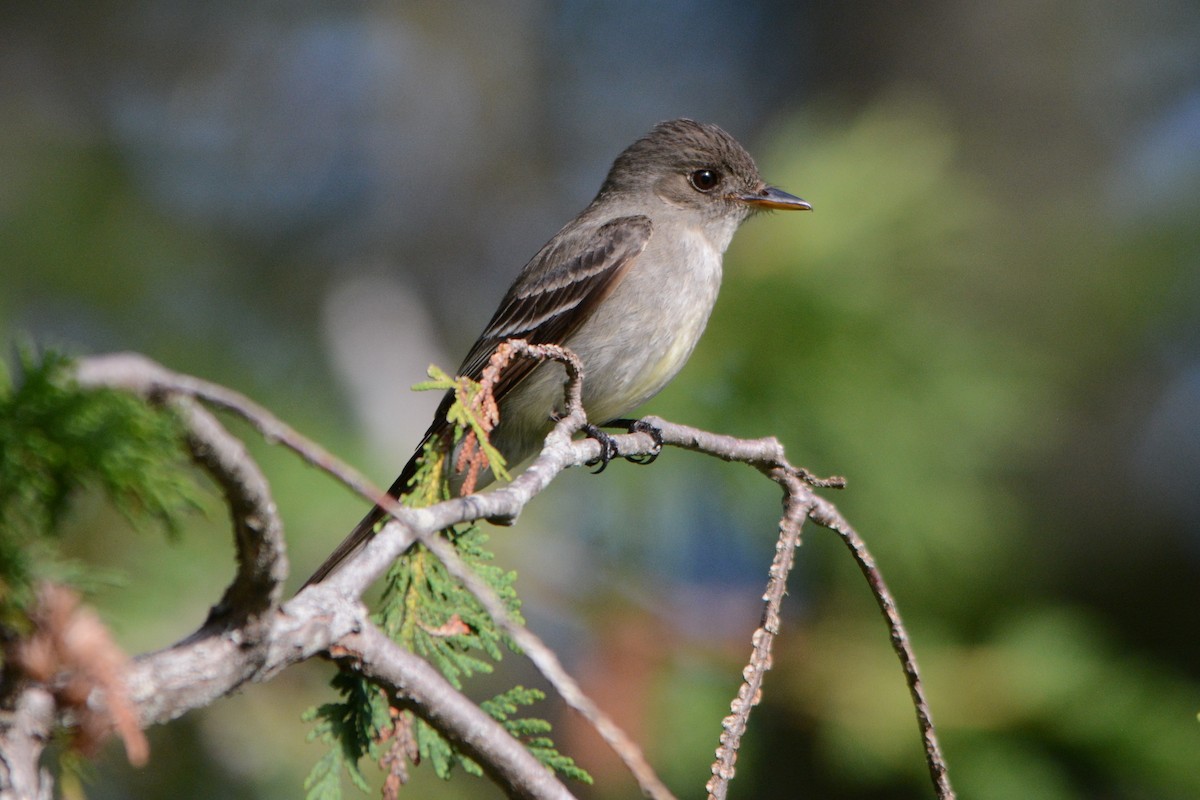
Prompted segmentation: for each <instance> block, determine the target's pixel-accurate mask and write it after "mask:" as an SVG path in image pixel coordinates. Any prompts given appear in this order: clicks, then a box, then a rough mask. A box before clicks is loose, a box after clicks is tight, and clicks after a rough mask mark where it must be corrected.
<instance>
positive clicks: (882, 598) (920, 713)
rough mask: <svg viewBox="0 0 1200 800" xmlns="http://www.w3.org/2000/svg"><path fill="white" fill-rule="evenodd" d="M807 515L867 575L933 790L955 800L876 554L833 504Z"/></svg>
mask: <svg viewBox="0 0 1200 800" xmlns="http://www.w3.org/2000/svg"><path fill="white" fill-rule="evenodd" d="M810 517H811V518H812V520H813V521H814V522H816V523H818V524H819V525H821V526H822V527H825V528H828V529H829V530H831V531H833V532H834V533H836V534H838V536H840V537H841V539H842V541H843V542H845V544H846V547H847V548H849V550H850V552H851V553H852V554H853V556H854V560H855V562H857V563H858V567H859V569H860V570H862V574H863V576H864V577H865V578H866V579H867V584H868V585H870V587H871V593H872V594H873V595H874V596H875V601H876V602H877V603H878V604H879V610H880V611H881V612H883V618H884V619H885V620H887V624H888V629H889V632H890V634H891V640H892V649H893V650H895V651H896V656H897V657H898V658H899V659H900V666H901V668H902V669H903V670H904V677H905V679H906V680H907V681H908V691H909V694H910V695H912V701H913V707H914V708H915V709H916V712H917V726H918V727H919V728H920V730H921V741H922V742H923V744H924V746H925V763H926V765H927V766H928V768H929V777H930V779H931V780H932V781H933V787H934V790H935V791H936V792H937V796H938V798H939V800H954V798H955V797H956V795H955V793H954V788H953V787H952V786H951V785H950V774H949V772H948V771H947V768H946V759H945V756H943V755H942V748H941V745H940V744H939V743H938V738H937V730H936V728H935V727H934V724H933V714H932V712H931V711H930V709H929V701H928V699H927V698H926V697H925V687H924V684H923V683H922V681H921V672H920V669H919V668H918V667H917V656H916V653H915V652H913V648H912V644H911V643H910V642H909V639H908V631H907V630H906V629H905V627H904V622H903V620H901V618H900V611H899V609H897V608H896V601H895V598H893V597H892V593H891V591H889V590H888V587H887V584H886V583H884V580H883V574H882V573H881V572H880V571H879V567H878V566H877V565H876V563H875V558H874V557H873V556H872V555H871V553H870V551H869V550H867V545H866V543H865V542H864V541H863V540H862V538H861V537H860V536H859V535H858V533H857V532H855V530H854V528H852V527H850V525H849V524H848V523H847V522H846V520H845V519H843V518H842V516H841V514H839V513H838V512H837V509H835V508H833V506H831V505H825V504H822V505H820V506H818V507H816V508H814V509H813V511H812V512H811V513H810Z"/></svg>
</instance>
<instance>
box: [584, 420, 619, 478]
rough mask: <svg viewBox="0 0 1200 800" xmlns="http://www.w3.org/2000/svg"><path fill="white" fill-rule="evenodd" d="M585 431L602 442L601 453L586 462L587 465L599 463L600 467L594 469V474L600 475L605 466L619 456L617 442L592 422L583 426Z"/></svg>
mask: <svg viewBox="0 0 1200 800" xmlns="http://www.w3.org/2000/svg"><path fill="white" fill-rule="evenodd" d="M583 432H584V433H586V434H587V435H588V436H590V437H591V438H593V439H595V440H596V441H597V442H599V443H600V455H599V456H597V457H596V458H593V459H592V460H591V461H589V462H587V463H586V464H584V466H585V467H590V466H592V465H593V464H599V465H600V466H599V468H598V469H595V470H593V471H592V474H593V475H599V474H600V473H601V472H604V468H605V467H607V466H608V462H610V461H612V460H613V459H614V458H616V457H617V442H616V440H615V439H613V437H611V436H609V435H608V434H607V433H605V432H604V431H602V430H600V429H599V428H597V427H596V426H595V425H593V424H591V423H590V422H589V423H588V424H586V425H584V426H583Z"/></svg>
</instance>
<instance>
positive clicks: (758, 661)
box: [704, 470, 812, 800]
mask: <svg viewBox="0 0 1200 800" xmlns="http://www.w3.org/2000/svg"><path fill="white" fill-rule="evenodd" d="M778 473H779V474H778V475H777V479H778V480H779V481H780V483H782V484H783V485H784V486H785V487H786V488H787V494H786V496H785V497H784V502H783V505H784V513H783V516H782V517H781V518H780V520H779V540H778V542H776V544H775V558H774V560H773V561H772V562H771V570H770V576H769V578H768V581H767V591H766V592H765V593H764V595H763V600H764V605H763V617H762V621H761V623H760V624H759V627H758V629H757V630H756V631H754V636H753V637H752V638H751V642H752V650H751V654H750V661H749V663H748V664H747V665H746V668H745V669H744V670H743V671H742V685H741V686H740V687H739V688H738V693H737V696H736V697H735V698H734V700H733V702H732V703H730V711H731V712H732V713H730V715H729V716H727V717H725V719H723V720H722V721H721V728H722V732H721V740H720V741H721V744H720V746H718V747H717V752H716V759H715V760H714V761H713V765H712V777H711V778H710V779H709V780H708V783H706V784H705V786H704V788H705V791H707V792H708V796H709V798H710V800H724V798H725V797H726V796H727V794H728V792H729V782H730V781H732V780H733V776H734V773H735V765H736V763H737V754H738V749H739V748H740V747H741V742H742V736H743V735H744V734H745V732H746V727H747V724H748V723H749V720H750V711H751V709H753V708H754V706H756V705H758V702H759V700H760V699H761V698H762V684H763V679H764V677H765V676H766V672H767V670H769V669H770V668H771V647H772V645H773V643H774V641H775V637H776V636H777V635H778V634H779V613H780V608H781V607H782V605H783V597H784V595H785V594H786V593H787V579H788V574H789V573H790V572H791V569H792V565H793V563H794V559H795V553H796V548H797V547H799V545H800V531H801V528H802V527H803V525H804V520H805V517H806V516H807V515H808V510H809V509H810V508H811V507H812V499H811V493H810V492H808V491H807V489H806V488H804V486H803V484H802V483H801V482H800V480H799V479H798V478H796V477H795V476H792V475H788V474H787V473H785V472H783V471H782V470H780V471H778Z"/></svg>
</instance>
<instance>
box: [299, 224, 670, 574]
mask: <svg viewBox="0 0 1200 800" xmlns="http://www.w3.org/2000/svg"><path fill="white" fill-rule="evenodd" d="M651 229H652V225H651V223H650V220H649V219H648V218H647V217H643V216H632V217H618V218H617V219H614V220H612V221H611V222H608V223H605V224H604V225H602V226H600V227H599V228H597V229H596V231H595V233H593V234H592V235H591V236H590V237H589V238H588V240H587V241H586V242H585V243H584V245H583V246H582V247H580V248H579V252H578V254H577V255H575V256H573V257H571V258H570V259H568V260H566V261H562V259H561V254H562V252H563V250H565V249H569V248H572V249H573V246H574V245H575V243H576V242H577V241H578V240H577V239H575V238H573V237H571V236H569V235H568V236H566V237H562V236H559V237H555V239H554V240H552V241H551V242H550V243H549V244H547V245H546V246H545V247H544V248H542V250H541V252H539V253H538V254H537V255H536V256H534V257H533V260H532V261H530V262H529V264H528V265H527V266H526V267H525V269H524V270H522V272H521V277H519V278H518V279H517V282H516V283H515V284H513V287H512V288H511V289H509V291H508V294H507V295H505V296H504V299H503V300H502V301H501V302H500V308H499V309H498V310H497V311H496V314H495V316H493V317H492V321H491V322H489V323H488V326H487V328H486V329H485V330H484V332H483V335H482V336H480V337H479V340H478V341H477V342H476V343H475V346H474V347H472V348H471V352H470V353H468V354H467V357H466V359H464V360H463V364H462V366H461V367H459V370H458V374H459V375H465V376H467V377H469V378H471V379H473V380H478V379H479V378H480V376H481V375H482V373H483V370H484V368H485V367H486V366H487V363H488V361H489V360H490V359H491V357H492V353H494V352H495V351H496V348H497V347H498V346H500V344H501V343H502V342H504V341H505V340H506V339H526V340H528V341H529V342H531V343H533V344H547V343H549V344H561V343H563V342H564V341H566V340H567V338H568V337H570V335H571V334H572V333H574V332H575V331H577V330H578V329H579V326H580V325H582V324H583V323H584V321H585V320H586V319H587V318H588V317H589V316H591V314H592V312H593V311H595V309H596V307H597V306H598V305H599V304H600V302H601V301H603V300H604V298H606V297H608V295H609V294H611V293H612V290H613V289H615V288H616V287H617V284H619V283H620V282H621V279H622V278H623V277H624V276H625V274H626V273H627V272H628V271H629V268H630V267H631V266H632V265H633V263H634V261H636V260H637V257H638V256H639V255H641V253H642V251H643V250H645V249H646V243H647V242H649V241H650V233H651ZM560 261H562V263H558V262H560ZM536 366H537V363H536V362H534V361H532V360H530V359H527V358H523V359H518V360H517V361H514V362H513V363H511V364H510V365H509V366H508V368H507V369H505V370H504V373H503V374H502V375H501V377H500V381H499V383H498V384H497V386H496V388H495V390H494V394H495V397H496V399H497V400H499V399H500V398H502V397H504V395H505V394H506V393H508V392H509V391H511V390H512V388H513V387H514V386H516V385H517V384H518V383H520V382H521V381H522V380H523V379H524V378H525V377H526V376H528V375H529V373H530V372H532V371H533V368H534V367H536ZM453 399H454V398H453V393H452V392H450V393H447V394H446V396H445V397H444V398H443V399H442V403H441V405H440V406H439V407H438V410H437V414H435V415H434V419H433V424H432V425H430V426H429V430H428V431H426V432H425V436H424V438H422V439H421V444H420V445H419V446H418V447H417V449H416V452H415V453H413V455H412V458H410V459H409V460H408V463H407V464H406V465H405V466H404V469H403V470H402V471H401V472H400V476H399V477H398V478H396V481H395V483H393V484H392V485H391V487H390V488H389V489H388V494H389V495H391V496H392V497H400V495H402V494H403V493H405V492H407V491H408V484H409V482H410V481H412V479H413V476H414V475H415V474H416V468H417V459H419V458H420V456H421V452H422V450H424V448H425V445H426V443H428V442H429V440H430V439H432V438H435V437H442V436H447V435H448V433H449V423H448V422H447V421H446V412H447V411H448V410H449V408H450V404H451V403H452V402H453ZM386 516H387V513H386V512H385V511H384V510H383V509H381V508H380V507H379V506H376V507H375V508H373V509H371V511H370V512H368V513H367V515H366V516H365V517H363V519H362V520H361V521H360V522H359V523H358V525H357V526H355V528H354V530H353V531H351V532H350V535H349V536H347V537H346V539H345V540H343V541H342V543H341V544H340V545H338V546H337V549H335V550H334V551H333V553H332V554H331V555H330V556H329V558H327V559H326V560H325V563H323V564H322V565H321V566H320V567H318V568H317V571H316V572H315V573H313V575H312V577H310V578H309V579H308V580H307V581H305V583H304V585H305V586H308V585H309V584H312V583H319V582H321V581H322V580H324V579H325V577H326V576H328V575H329V574H330V573H331V572H333V571H334V570H335V569H336V568H337V567H338V566H339V565H340V564H341V563H342V562H343V561H345V560H346V559H348V558H349V557H350V556H352V555H354V553H356V552H358V550H360V549H361V548H362V547H363V545H365V544H366V543H367V541H368V540H369V539H370V538H371V536H372V535H374V533H375V526H376V525H377V524H378V523H379V522H380V521H381V520H382V519H383V518H384V517H386Z"/></svg>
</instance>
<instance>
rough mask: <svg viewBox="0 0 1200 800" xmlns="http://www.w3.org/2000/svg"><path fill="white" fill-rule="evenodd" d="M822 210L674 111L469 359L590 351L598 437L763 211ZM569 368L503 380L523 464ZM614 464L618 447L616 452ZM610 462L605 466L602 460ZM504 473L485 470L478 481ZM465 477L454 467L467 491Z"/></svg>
mask: <svg viewBox="0 0 1200 800" xmlns="http://www.w3.org/2000/svg"><path fill="white" fill-rule="evenodd" d="M770 209H776V210H789V211H795V210H804V211H810V210H812V206H811V205H810V204H809V203H808V202H806V201H805V200H802V199H800V198H799V197H796V196H795V195H791V194H788V193H787V192H785V191H783V190H782V189H778V188H776V187H774V186H770V185H768V184H766V183H765V182H764V181H763V179H762V178H761V177H760V176H759V171H758V167H757V166H756V165H755V163H754V159H753V158H752V157H751V156H750V154H749V153H748V152H747V151H746V149H745V148H744V147H742V145H740V144H739V143H738V142H737V140H735V139H734V138H733V137H732V136H731V135H729V134H728V133H726V132H725V131H724V130H722V129H721V128H720V127H718V126H716V125H713V124H708V123H701V122H696V121H694V120H691V119H675V120H670V121H667V122H661V123H659V124H658V125H656V126H654V128H653V129H651V130H650V132H649V133H647V134H646V135H644V136H642V137H641V138H639V139H638V140H637V141H635V142H634V143H633V144H631V145H630V146H629V147H627V148H626V149H625V150H624V151H623V152H622V153H621V154H620V155H618V156H617V158H616V160H615V161H614V162H613V165H612V167H611V169H610V170H609V171H608V174H607V176H606V178H605V179H604V182H603V183H602V184H601V186H600V191H599V192H598V193H597V194H596V196H595V198H594V199H593V200H592V202H591V203H590V204H589V205H588V206H587V207H586V208H585V209H584V210H583V211H581V212H580V213H579V214H578V215H577V216H576V217H575V218H574V219H572V220H571V221H570V222H568V223H567V224H566V225H565V226H563V228H562V229H561V230H559V232H558V233H556V234H555V235H554V237H553V238H551V239H550V241H549V242H547V243H546V244H545V245H544V246H543V247H542V248H541V249H540V250H539V251H538V252H537V254H536V255H534V256H533V258H532V259H530V261H529V262H528V263H527V264H526V265H525V267H524V268H523V269H522V270H521V272H520V274H519V275H518V276H517V278H516V280H515V281H514V282H513V284H512V286H511V288H509V290H508V292H507V293H506V294H505V295H504V297H503V299H502V300H501V301H500V305H499V307H498V308H497V310H496V313H495V314H494V315H493V316H492V318H491V321H490V322H489V323H488V324H487V326H486V328H485V329H484V331H483V333H482V334H480V336H479V338H478V339H477V340H476V342H475V344H474V345H473V346H472V347H471V349H470V351H469V352H468V353H467V356H466V358H464V359H463V362H462V365H461V366H460V367H459V369H458V375H460V376H465V377H469V378H472V379H474V380H478V379H479V378H480V376H481V374H482V372H483V370H484V368H485V367H486V366H487V364H488V362H489V359H490V358H491V357H492V355H493V353H495V351H496V348H497V347H499V346H500V345H501V344H502V343H503V342H505V341H506V340H508V339H515V338H519V339H525V340H527V341H528V342H530V343H531V344H558V345H562V346H564V347H566V348H568V349H570V350H571V351H572V352H574V353H575V355H576V356H578V358H579V359H580V361H581V362H582V365H583V371H584V379H583V387H582V399H583V407H584V410H585V412H586V414H587V419H588V422H589V423H590V424H589V425H588V427H587V428H586V429H585V430H586V431H587V432H588V434H589V435H595V436H597V437H598V438H599V437H600V436H601V434H599V432H598V429H599V427H602V426H603V425H604V424H605V423H608V422H611V421H614V420H618V419H621V418H623V417H625V416H626V415H627V414H629V413H630V412H632V411H633V410H634V409H636V408H637V407H638V406H640V405H642V404H643V403H645V402H646V401H647V400H649V399H650V398H651V397H653V396H654V395H655V394H657V393H658V392H659V391H660V390H661V389H662V388H663V387H664V386H666V385H667V383H668V382H670V380H671V379H672V378H674V377H675V375H676V374H677V373H678V372H679V370H680V369H681V368H682V367H683V365H684V363H685V362H686V361H687V360H688V357H689V356H690V355H691V354H692V351H693V350H694V349H695V347H696V344H697V342H699V340H700V336H701V334H702V333H703V331H704V328H705V325H706V324H707V322H708V318H709V315H710V313H711V312H712V309H713V306H714V304H715V303H716V300H717V293H718V290H719V289H720V285H721V275H722V257H723V255H724V253H725V250H726V248H727V247H728V246H729V243H730V241H731V240H732V238H733V235H734V233H735V232H736V231H737V229H738V227H739V226H740V225H741V224H742V223H743V222H744V221H745V220H746V219H747V218H749V217H750V216H751V215H753V214H754V213H755V212H759V211H764V210H770ZM565 379H566V374H565V371H564V368H563V366H562V365H561V364H558V363H554V362H549V361H546V362H540V363H539V362H534V361H532V360H528V359H520V360H517V361H514V362H512V363H511V364H510V365H509V366H508V368H507V369H506V370H505V371H504V373H503V374H502V376H501V379H500V380H499V381H498V382H497V385H496V387H495V389H494V397H495V399H496V402H497V405H498V408H499V412H500V413H499V421H498V423H497V424H496V426H495V428H494V429H493V430H492V431H491V433H490V435H489V441H490V443H491V444H492V445H493V446H494V447H495V448H496V449H497V450H498V451H499V452H500V453H501V454H502V455H503V456H504V459H505V463H506V464H508V465H512V466H516V465H518V464H520V463H521V462H522V461H524V460H526V459H527V458H529V457H530V456H532V455H533V454H535V453H537V452H538V451H539V450H540V449H541V447H542V442H543V440H544V439H545V437H546V435H547V434H548V433H549V431H550V429H551V427H552V426H553V424H554V420H555V419H556V418H557V415H559V414H560V413H561V411H562V409H561V406H562V403H563V385H564V381H565ZM453 399H454V398H453V392H452V391H451V392H447V394H446V396H445V397H444V398H443V400H442V402H441V405H440V406H439V408H438V410H437V412H436V413H435V415H434V420H433V423H432V424H431V425H430V426H429V429H428V431H427V432H426V433H425V436H424V438H423V439H422V440H421V443H420V444H419V445H418V446H417V448H416V451H415V452H414V454H413V456H412V458H410V459H409V461H408V463H407V464H406V465H405V467H404V469H403V470H402V471H401V473H400V475H399V477H398V478H396V481H395V482H394V483H393V484H392V485H391V488H389V489H388V494H389V495H391V496H392V497H395V498H399V497H401V496H402V495H404V494H405V493H406V492H407V491H408V490H409V488H410V487H409V483H410V482H411V481H412V479H413V477H414V475H415V473H416V469H417V465H418V460H419V459H420V457H421V454H422V452H423V451H424V448H425V446H426V444H427V443H429V442H430V441H431V440H435V441H443V442H445V441H448V437H449V435H450V432H451V430H452V427H451V425H450V423H449V422H448V421H447V419H446V414H447V411H448V410H449V408H450V405H451V403H452V402H453ZM605 463H607V457H606V458H605ZM602 466H603V465H602ZM490 480H491V475H490V473H487V472H485V474H483V475H481V476H480V479H479V483H478V487H479V488H482V487H483V486H485V485H486V484H487V483H488V482H490ZM461 483H462V476H461V475H453V474H452V475H451V486H452V487H453V488H454V489H455V491H457V488H458V487H459V486H461ZM386 517H387V512H386V511H384V510H383V509H382V508H380V507H378V506H376V507H375V508H373V509H372V510H371V511H370V512H369V513H368V514H367V515H366V516H365V517H364V518H363V519H362V521H360V522H359V523H358V525H356V526H355V528H354V529H353V531H351V533H350V534H349V536H347V537H346V539H345V540H344V541H343V542H342V543H341V544H340V545H339V546H338V547H337V548H336V549H335V550H334V551H333V553H332V554H331V555H330V556H329V557H328V558H327V559H326V560H325V562H324V563H323V564H322V565H321V566H320V567H319V568H318V569H317V571H316V572H315V573H313V575H312V577H310V578H309V579H308V581H307V582H306V583H305V586H308V585H310V584H313V583H319V582H321V581H323V580H324V579H325V578H327V577H328V576H329V575H330V574H331V573H333V572H334V571H335V570H336V569H337V568H338V567H339V566H340V565H341V564H342V563H344V562H345V561H346V560H347V559H348V558H350V557H351V556H352V555H354V554H355V553H356V552H357V551H359V550H360V549H361V548H362V547H363V546H364V545H365V544H366V542H367V541H368V540H369V539H370V538H371V536H373V535H374V533H375V531H376V528H377V527H378V525H379V523H380V522H381V521H382V520H384V519H385V518H386Z"/></svg>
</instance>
